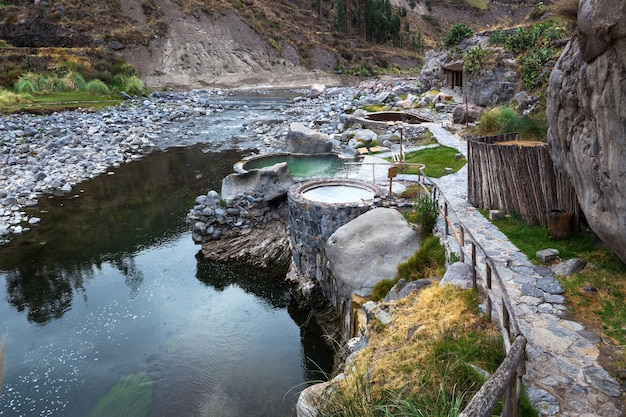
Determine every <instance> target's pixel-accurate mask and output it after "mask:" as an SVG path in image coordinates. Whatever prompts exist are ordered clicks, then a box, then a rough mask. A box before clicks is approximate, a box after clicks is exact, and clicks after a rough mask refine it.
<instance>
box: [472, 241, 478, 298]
mask: <svg viewBox="0 0 626 417" xmlns="http://www.w3.org/2000/svg"><path fill="white" fill-rule="evenodd" d="M472 283H473V284H474V289H475V290H478V282H477V281H476V243H475V242H473V241H472Z"/></svg>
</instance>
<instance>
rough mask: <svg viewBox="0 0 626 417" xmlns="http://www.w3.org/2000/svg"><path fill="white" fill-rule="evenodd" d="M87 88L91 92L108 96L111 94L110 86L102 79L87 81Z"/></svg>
mask: <svg viewBox="0 0 626 417" xmlns="http://www.w3.org/2000/svg"><path fill="white" fill-rule="evenodd" d="M86 90H87V91H88V92H90V93H91V94H96V95H103V96H106V95H108V94H111V90H110V89H109V87H108V86H107V85H106V84H105V83H103V82H102V81H100V80H91V81H89V82H88V83H87V86H86Z"/></svg>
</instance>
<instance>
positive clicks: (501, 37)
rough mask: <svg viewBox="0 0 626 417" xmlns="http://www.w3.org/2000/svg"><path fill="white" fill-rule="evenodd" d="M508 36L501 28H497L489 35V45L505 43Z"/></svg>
mask: <svg viewBox="0 0 626 417" xmlns="http://www.w3.org/2000/svg"><path fill="white" fill-rule="evenodd" d="M507 39H508V36H507V35H506V34H505V33H504V32H503V31H501V30H496V31H495V32H493V34H492V35H491V36H490V37H489V45H504V43H505V42H506V40H507Z"/></svg>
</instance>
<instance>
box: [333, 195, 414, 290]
mask: <svg viewBox="0 0 626 417" xmlns="http://www.w3.org/2000/svg"><path fill="white" fill-rule="evenodd" d="M381 237H385V238H384V239H382V238H381ZM419 247H420V239H419V234H418V233H417V232H416V231H415V230H414V229H413V228H412V227H411V226H410V225H409V224H408V223H407V221H406V220H405V219H404V217H403V216H402V214H400V213H399V212H398V211H397V210H394V209H387V208H382V207H380V208H375V209H372V210H370V211H368V212H367V213H365V214H362V215H361V216H359V217H357V218H356V219H354V220H352V221H351V222H349V223H347V224H345V225H343V226H342V227H340V228H339V229H337V230H336V231H335V233H333V234H332V235H331V236H330V238H329V239H328V241H327V243H326V256H327V258H328V262H329V269H330V270H331V272H332V275H333V277H334V278H335V280H336V283H337V293H338V295H340V296H341V297H343V298H345V299H349V298H350V297H351V296H352V294H357V295H360V296H362V297H367V296H369V295H370V294H371V293H372V290H373V289H374V287H375V286H376V284H377V283H378V282H379V281H381V280H383V279H392V278H394V277H395V275H396V272H397V267H398V264H399V263H401V262H405V261H406V260H407V259H408V258H410V257H411V255H413V253H415V252H416V251H417V250H418V249H419Z"/></svg>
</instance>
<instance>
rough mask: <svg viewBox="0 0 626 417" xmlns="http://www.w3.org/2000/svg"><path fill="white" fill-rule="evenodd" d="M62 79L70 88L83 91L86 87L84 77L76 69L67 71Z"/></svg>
mask: <svg viewBox="0 0 626 417" xmlns="http://www.w3.org/2000/svg"><path fill="white" fill-rule="evenodd" d="M63 80H64V81H65V83H66V84H67V86H68V87H69V88H70V89H71V90H76V91H84V90H85V88H87V82H86V81H85V78H83V76H82V75H81V74H80V73H78V72H76V71H68V72H67V74H65V76H64V77H63Z"/></svg>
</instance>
